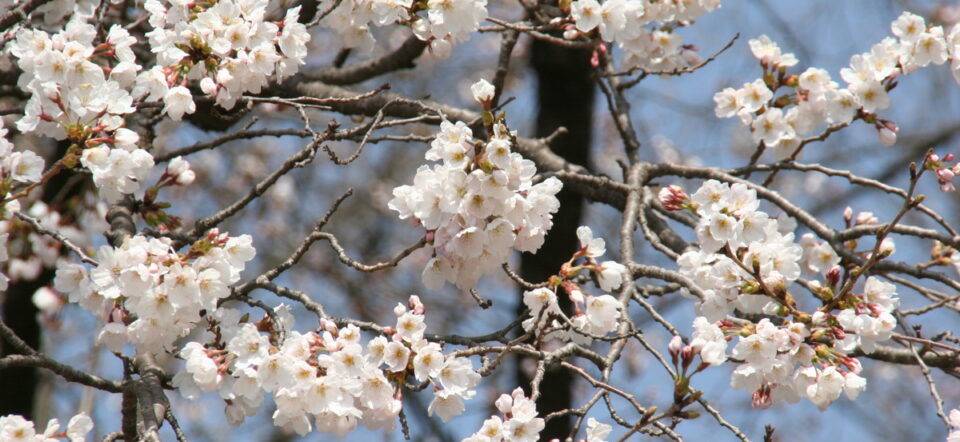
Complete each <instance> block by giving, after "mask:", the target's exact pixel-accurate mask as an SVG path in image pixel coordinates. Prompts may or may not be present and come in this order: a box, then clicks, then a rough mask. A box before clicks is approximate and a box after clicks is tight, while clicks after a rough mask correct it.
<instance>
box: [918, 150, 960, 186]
mask: <svg viewBox="0 0 960 442" xmlns="http://www.w3.org/2000/svg"><path fill="white" fill-rule="evenodd" d="M953 159H954V158H953V154H952V153H948V154H946V155H944V156H943V158H941V157H940V155H937V154H935V153H933V152H930V153H928V154H927V158H926V160H925V161H924V162H923V168H924V169H927V170H931V171H933V172H934V173H935V174H936V175H937V183H939V184H940V190H941V191H943V192H953V191H954V190H956V187H954V186H953V177H955V176H957V174H960V162H956V163H954V164H950V162H951V161H953Z"/></svg>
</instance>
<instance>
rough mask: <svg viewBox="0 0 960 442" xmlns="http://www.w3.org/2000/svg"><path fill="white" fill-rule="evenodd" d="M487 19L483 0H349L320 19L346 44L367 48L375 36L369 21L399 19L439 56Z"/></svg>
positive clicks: (386, 22) (383, 22)
mask: <svg viewBox="0 0 960 442" xmlns="http://www.w3.org/2000/svg"><path fill="white" fill-rule="evenodd" d="M486 19H487V0H428V1H423V2H414V1H413V0H353V1H348V2H344V3H343V4H342V5H340V6H339V7H337V8H336V9H334V10H333V11H332V12H331V13H330V14H329V15H328V16H327V17H325V18H324V19H323V21H322V22H321V23H323V24H324V25H326V26H327V27H329V28H330V29H332V30H333V31H334V32H335V33H336V34H337V36H338V37H339V39H338V41H339V42H340V43H341V44H343V45H344V47H347V48H357V49H360V50H363V51H369V50H370V49H371V48H373V45H374V43H375V42H376V39H375V38H374V36H373V33H372V32H371V30H370V27H371V26H372V25H376V26H386V25H390V24H393V23H400V24H403V25H406V26H409V27H410V28H411V29H412V30H413V33H414V35H416V37H417V38H418V39H420V40H422V41H425V42H428V43H429V48H430V51H431V52H432V53H433V54H434V55H436V56H439V57H445V56H446V55H447V54H449V53H450V50H451V48H452V47H453V45H454V44H456V43H457V42H460V41H465V40H467V39H468V38H469V37H470V34H472V33H473V32H475V31H476V30H477V29H478V28H479V26H480V23H482V22H483V21H484V20H486Z"/></svg>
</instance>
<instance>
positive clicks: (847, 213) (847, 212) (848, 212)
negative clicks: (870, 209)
mask: <svg viewBox="0 0 960 442" xmlns="http://www.w3.org/2000/svg"><path fill="white" fill-rule="evenodd" d="M852 219H853V209H852V208H850V206H847V208H846V209H843V221H844V222H846V223H847V225H848V226H849V225H850V220H852Z"/></svg>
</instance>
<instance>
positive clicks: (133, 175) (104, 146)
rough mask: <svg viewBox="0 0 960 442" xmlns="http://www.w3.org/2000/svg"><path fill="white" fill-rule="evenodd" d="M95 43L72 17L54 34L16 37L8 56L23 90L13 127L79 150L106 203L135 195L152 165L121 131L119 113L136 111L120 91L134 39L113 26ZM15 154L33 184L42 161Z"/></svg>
mask: <svg viewBox="0 0 960 442" xmlns="http://www.w3.org/2000/svg"><path fill="white" fill-rule="evenodd" d="M96 38H97V30H96V28H95V27H94V26H93V25H91V24H88V23H85V22H83V21H82V20H81V19H79V18H78V19H74V20H71V21H70V22H69V23H68V24H67V25H66V27H64V29H63V30H61V31H60V32H58V33H56V34H54V35H50V34H48V33H46V32H44V31H42V30H37V29H27V28H23V29H20V30H19V31H18V32H17V34H16V40H14V41H13V42H12V43H11V45H10V53H11V54H13V55H14V56H15V57H16V58H17V63H18V66H19V67H20V69H21V70H22V71H23V73H22V74H21V75H20V79H19V81H18V86H20V87H21V88H22V89H23V90H25V91H27V92H29V93H30V99H29V100H28V101H27V104H26V111H25V113H24V115H23V117H22V118H21V119H20V120H18V121H17V129H19V130H20V131H21V132H24V133H29V132H35V133H38V134H41V135H46V136H50V137H53V138H56V139H58V140H64V139H69V140H70V141H71V142H72V143H74V146H75V149H77V150H82V154H80V156H81V158H80V162H81V163H82V164H83V165H84V166H85V167H87V168H88V169H90V171H91V172H92V173H93V181H94V183H95V184H96V185H97V188H98V189H99V190H100V193H101V196H102V197H103V198H104V199H106V200H107V201H108V202H114V201H117V200H119V199H120V197H121V195H122V194H127V193H133V192H135V191H137V190H138V189H139V187H140V183H141V182H142V181H143V180H144V179H146V176H147V174H148V173H149V172H150V168H151V167H153V164H154V163H153V157H152V156H151V155H150V154H149V153H147V152H146V151H145V150H142V149H139V148H137V143H138V142H139V141H140V136H139V135H138V134H137V133H136V132H134V131H132V130H130V129H127V128H125V127H123V126H124V116H125V115H127V114H130V113H132V112H133V111H134V110H135V109H136V108H135V107H134V106H133V96H131V94H130V93H129V91H128V88H130V87H131V86H133V84H134V83H135V82H136V78H137V77H136V75H137V72H138V71H139V70H140V69H141V68H140V66H139V65H138V64H137V63H136V58H135V56H134V53H133V49H132V46H133V45H134V44H135V43H136V39H135V38H133V37H132V36H131V35H130V34H129V33H128V32H127V31H126V30H125V29H124V28H123V27H122V26H119V25H113V26H112V27H110V30H109V31H108V32H107V35H106V38H105V41H103V42H102V43H99V44H95V40H96ZM13 155H17V153H14V154H13ZM20 156H21V157H22V158H21V159H19V160H18V161H20V162H21V163H23V164H21V166H20V167H23V168H25V170H26V171H30V172H31V173H32V174H31V175H30V178H31V179H34V178H35V179H39V171H40V169H42V162H39V163H38V162H37V159H35V158H32V157H29V155H27V154H26V153H20ZM30 159H32V160H33V161H32V162H28V160H30Z"/></svg>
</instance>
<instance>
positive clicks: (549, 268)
mask: <svg viewBox="0 0 960 442" xmlns="http://www.w3.org/2000/svg"><path fill="white" fill-rule="evenodd" d="M590 54H591V53H590V51H586V50H574V49H567V48H562V47H558V46H556V45H553V44H550V43H545V42H542V41H540V40H533V47H532V48H531V54H530V55H531V64H532V66H533V69H534V71H535V72H536V74H537V104H538V113H537V127H536V136H538V137H545V136H547V135H550V134H551V133H553V131H554V130H556V129H557V128H558V127H561V126H562V127H565V128H567V130H568V133H567V134H566V135H563V136H561V137H559V138H558V139H557V140H556V142H554V143H553V145H552V147H553V150H554V152H556V153H557V154H558V155H560V156H562V157H564V158H566V159H567V160H569V161H572V162H575V163H577V164H587V163H588V159H589V153H590V138H591V128H592V124H593V100H594V95H595V86H594V83H593V80H592V79H591V71H592V68H591V67H590ZM558 198H559V199H560V210H559V212H557V214H556V215H554V225H553V228H552V229H551V230H550V234H549V235H547V238H546V242H545V243H544V244H543V247H541V248H540V250H539V251H537V253H536V255H531V254H524V255H523V258H522V261H521V266H522V268H521V274H522V276H523V278H524V279H526V280H527V281H531V282H540V281H545V280H546V279H547V278H548V277H549V276H550V275H553V274H556V273H557V272H558V271H559V270H560V265H561V264H562V263H563V262H564V261H566V260H567V259H569V258H570V256H571V255H572V254H573V252H575V251H576V249H577V247H578V242H577V236H576V230H577V227H579V226H580V218H581V215H582V212H583V199H581V198H580V197H579V196H578V195H576V194H575V193H573V192H570V191H567V190H563V191H561V192H560V194H559V195H558ZM557 295H558V300H559V303H560V307H561V308H563V309H564V311H570V309H571V306H570V300H569V299H568V298H567V296H566V294H564V293H558V294H557ZM523 308H524V306H523V303H522V299H521V303H520V305H519V310H521V311H522V310H523ZM530 374H531V373H529V372H527V371H526V370H525V369H524V363H523V361H520V364H519V366H518V370H517V378H518V382H519V383H520V385H521V386H522V387H523V388H524V389H525V390H526V391H527V393H528V394H529V388H530V381H531V378H530ZM572 400H573V376H572V374H571V373H570V372H569V370H565V369H562V368H560V367H551V368H550V369H548V370H547V372H546V375H545V376H544V378H543V383H542V384H541V386H540V398H539V399H538V400H537V410H538V411H539V412H540V415H541V416H542V415H546V414H548V413H550V412H553V411H557V410H563V409H566V408H570V407H571V406H572ZM570 426H571V422H570V418H569V417H564V418H557V419H553V420H551V421H549V422H547V426H546V428H545V429H544V430H543V432H541V433H540V440H544V441H547V440H550V439H554V438H557V439H560V440H563V439H565V438H566V437H567V436H568V435H569V433H570Z"/></svg>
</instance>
